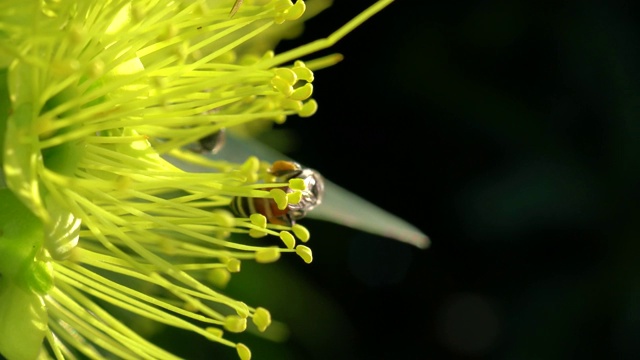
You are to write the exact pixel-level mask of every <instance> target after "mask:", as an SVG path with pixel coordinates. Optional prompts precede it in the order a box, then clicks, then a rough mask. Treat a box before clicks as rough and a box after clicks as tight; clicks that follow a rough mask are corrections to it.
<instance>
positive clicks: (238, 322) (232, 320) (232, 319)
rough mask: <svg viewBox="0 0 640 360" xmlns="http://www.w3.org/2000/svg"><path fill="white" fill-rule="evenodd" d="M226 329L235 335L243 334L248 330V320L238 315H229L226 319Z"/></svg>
mask: <svg viewBox="0 0 640 360" xmlns="http://www.w3.org/2000/svg"><path fill="white" fill-rule="evenodd" d="M224 328H225V329H226V330H227V331H230V332H233V333H239V332H243V331H245V330H246V329H247V319H246V318H243V317H241V316H238V315H229V316H227V317H226V318H225V319H224Z"/></svg>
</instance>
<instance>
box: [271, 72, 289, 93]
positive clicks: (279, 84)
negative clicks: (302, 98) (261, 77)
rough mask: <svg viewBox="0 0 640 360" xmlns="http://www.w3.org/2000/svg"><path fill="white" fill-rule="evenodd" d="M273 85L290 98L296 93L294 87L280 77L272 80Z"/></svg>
mask: <svg viewBox="0 0 640 360" xmlns="http://www.w3.org/2000/svg"><path fill="white" fill-rule="evenodd" d="M271 85H273V87H274V88H275V89H276V90H277V91H278V92H279V93H281V94H283V95H284V96H290V95H291V94H292V93H293V92H294V91H293V86H291V84H290V83H289V82H288V81H287V80H286V79H283V78H281V77H278V76H276V77H274V78H273V79H271Z"/></svg>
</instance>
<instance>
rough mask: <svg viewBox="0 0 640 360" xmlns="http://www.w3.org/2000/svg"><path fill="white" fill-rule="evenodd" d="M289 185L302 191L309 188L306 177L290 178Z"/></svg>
mask: <svg viewBox="0 0 640 360" xmlns="http://www.w3.org/2000/svg"><path fill="white" fill-rule="evenodd" d="M289 187H290V188H292V189H294V190H300V191H302V190H306V189H307V184H305V182H304V179H300V178H295V179H291V180H289Z"/></svg>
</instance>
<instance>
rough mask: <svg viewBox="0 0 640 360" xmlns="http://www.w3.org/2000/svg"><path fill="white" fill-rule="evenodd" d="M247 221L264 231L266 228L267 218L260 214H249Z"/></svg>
mask: <svg viewBox="0 0 640 360" xmlns="http://www.w3.org/2000/svg"><path fill="white" fill-rule="evenodd" d="M249 220H250V221H251V223H252V224H253V225H255V226H258V227H260V228H263V229H264V228H266V227H267V218H266V217H265V216H264V215H262V214H257V213H256V214H251V216H249Z"/></svg>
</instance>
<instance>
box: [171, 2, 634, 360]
mask: <svg viewBox="0 0 640 360" xmlns="http://www.w3.org/2000/svg"><path fill="white" fill-rule="evenodd" d="M371 3H373V1H371V0H368V1H364V0H357V1H356V0H349V1H345V0H338V1H336V3H335V4H334V6H333V7H332V8H330V9H329V10H327V11H326V12H325V13H323V14H321V15H320V16H318V17H317V18H315V19H313V20H312V21H309V22H308V24H307V29H306V31H305V35H304V37H303V38H302V39H298V40H296V41H292V42H286V43H284V44H282V49H284V48H287V47H290V46H294V45H295V44H299V43H303V42H306V41H309V40H313V39H316V38H320V37H324V36H326V35H328V34H329V33H330V32H331V31H333V30H334V29H337V28H338V27H339V26H340V25H341V24H343V23H344V22H346V21H347V20H349V19H350V18H352V17H353V16H355V15H356V14H357V13H358V12H359V11H360V10H362V9H364V8H366V7H367V6H368V5H369V4H371ZM637 13H638V6H635V7H632V6H631V4H630V3H628V4H624V3H622V2H607V3H605V2H592V1H581V2H561V4H555V5H546V4H543V2H538V1H525V0H504V1H497V0H493V1H481V2H476V1H450V2H448V1H409V0H400V1H396V2H395V3H393V4H391V5H390V6H389V7H388V8H387V9H386V10H384V11H383V12H382V13H380V14H378V15H376V16H375V17H374V18H372V19H371V20H369V21H368V22H367V23H365V24H364V25H363V26H362V27H360V28H358V29H356V30H355V31H354V32H353V33H352V34H350V35H349V36H347V38H345V39H344V40H342V41H341V42H339V43H338V44H337V45H336V46H335V47H334V48H333V51H335V52H340V53H342V54H344V55H345V60H344V61H343V62H342V63H340V64H338V65H337V66H335V67H332V68H329V69H326V70H322V71H319V72H317V73H316V80H315V81H314V86H315V93H314V98H315V99H317V101H318V102H319V104H320V109H319V111H318V113H317V114H316V116H314V117H312V118H309V119H296V118H292V119H290V120H289V121H288V122H287V123H286V124H285V126H282V127H279V128H278V129H276V131H292V132H294V133H295V134H296V136H297V139H298V140H299V141H300V143H301V144H302V145H303V146H302V147H301V148H299V149H297V150H294V151H291V152H289V153H288V154H289V155H291V156H292V157H293V158H295V159H297V160H299V161H300V162H302V163H304V164H308V165H309V166H312V167H314V168H316V169H318V170H319V171H321V172H322V173H323V174H324V175H325V176H326V177H327V178H329V179H331V180H332V181H334V182H336V183H338V184H340V185H342V186H343V187H345V188H347V189H350V190H351V191H353V192H354V193H357V194H359V195H361V196H363V197H364V198H367V199H369V200H371V201H372V202H374V203H376V204H378V205H380V206H381V207H383V208H384V209H386V210H388V211H390V212H392V213H394V214H396V215H399V216H400V217H402V218H404V219H406V220H407V221H409V222H410V223H412V224H414V225H416V226H417V227H418V228H420V229H421V230H422V231H424V232H425V233H426V234H428V235H429V236H430V237H431V239H432V242H433V243H432V246H431V247H430V248H429V249H428V250H418V249H415V248H412V247H410V246H407V245H404V244H401V243H398V242H394V241H391V240H386V239H381V238H376V237H374V236H371V235H368V234H365V233H361V232H358V231H354V230H350V229H347V228H344V227H341V226H338V225H332V224H327V223H322V222H318V221H314V220H308V221H305V222H304V224H305V225H306V226H307V227H308V228H309V229H310V230H311V231H312V234H313V238H312V241H311V242H310V244H309V245H310V246H311V247H312V249H313V251H314V262H313V263H312V264H311V265H306V264H304V263H303V262H302V261H301V260H300V259H299V258H297V257H296V256H291V257H285V258H284V259H282V260H281V261H280V262H279V263H278V264H276V265H270V266H264V265H263V266H259V265H253V264H249V263H246V264H243V271H242V273H240V274H239V275H238V276H237V277H235V278H234V280H232V283H231V285H230V286H229V288H228V291H229V293H230V294H231V295H233V296H236V297H238V298H241V299H243V300H244V301H246V302H247V303H249V304H251V305H261V306H264V307H266V308H268V309H270V310H271V312H272V315H273V317H274V318H275V319H277V320H279V321H282V322H284V323H286V324H287V325H288V326H289V329H290V330H291V337H290V338H289V340H288V342H287V343H285V344H278V343H272V342H269V341H265V340H262V339H260V338H257V337H253V336H251V335H248V336H247V335H246V334H244V335H242V336H239V337H232V338H233V340H236V341H241V342H243V343H247V344H248V345H250V346H251V348H252V350H253V354H254V359H333V360H335V359H399V358H402V359H520V360H528V359H531V360H533V359H545V360H548V359H605V358H615V359H636V358H638V356H639V355H638V354H640V271H639V270H640V269H639V267H640V262H638V260H637V259H638V248H639V245H638V244H639V243H640V238H639V237H638V233H639V232H638V227H637V226H636V225H635V224H636V222H637V219H638V218H639V211H638V210H639V209H638V206H637V204H638V202H637V200H638V190H637V186H636V185H637V184H638V170H639V169H640V167H639V166H638V154H639V153H640V148H639V147H640V142H639V141H638V140H639V134H640V121H639V120H640V81H639V80H640V73H639V71H640V70H639V69H640V52H639V50H640V41H638V39H639V36H640V27H639V24H640V23H639V22H638V16H637V15H636V14H637ZM328 53H329V52H323V54H328ZM174 346H176V347H179V346H180V345H179V344H176V343H174ZM182 346H186V347H189V350H190V351H191V352H192V353H191V355H190V356H192V358H210V357H211V356H212V354H214V353H215V354H223V355H229V357H230V358H234V357H235V356H234V352H233V351H232V350H227V349H226V348H224V347H221V346H218V345H214V346H210V345H207V344H206V343H204V342H203V343H202V344H198V345H197V346H196V345H193V344H192V343H190V344H182Z"/></svg>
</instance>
